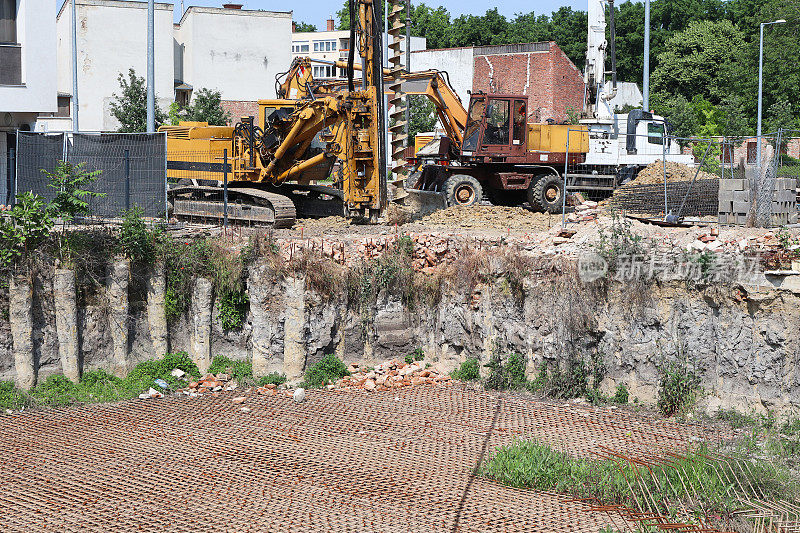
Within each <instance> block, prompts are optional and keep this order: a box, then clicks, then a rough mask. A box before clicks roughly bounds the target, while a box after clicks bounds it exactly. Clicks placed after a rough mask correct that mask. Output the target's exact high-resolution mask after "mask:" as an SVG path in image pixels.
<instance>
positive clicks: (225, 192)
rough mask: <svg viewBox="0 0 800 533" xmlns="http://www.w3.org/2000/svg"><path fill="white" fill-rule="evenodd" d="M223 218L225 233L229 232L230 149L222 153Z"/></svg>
mask: <svg viewBox="0 0 800 533" xmlns="http://www.w3.org/2000/svg"><path fill="white" fill-rule="evenodd" d="M222 216H223V221H224V222H223V224H224V227H225V232H226V233H227V231H228V149H227V148H225V149H224V150H223V151H222Z"/></svg>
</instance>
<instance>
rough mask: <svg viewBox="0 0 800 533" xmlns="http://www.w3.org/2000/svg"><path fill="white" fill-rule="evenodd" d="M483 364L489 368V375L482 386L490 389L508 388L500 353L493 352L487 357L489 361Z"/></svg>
mask: <svg viewBox="0 0 800 533" xmlns="http://www.w3.org/2000/svg"><path fill="white" fill-rule="evenodd" d="M483 366H485V367H486V368H488V369H489V375H488V376H487V377H486V380H485V381H484V382H483V385H484V387H486V388H487V389H492V390H505V389H507V388H508V375H507V373H506V369H505V367H504V366H503V361H502V359H501V358H500V354H498V353H495V354H493V355H492V357H490V358H489V362H488V363H486V364H485V365H483Z"/></svg>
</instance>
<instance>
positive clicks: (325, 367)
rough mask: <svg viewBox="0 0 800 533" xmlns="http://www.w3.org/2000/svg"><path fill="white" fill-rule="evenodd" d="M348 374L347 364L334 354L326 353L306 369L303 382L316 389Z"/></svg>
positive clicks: (306, 385)
mask: <svg viewBox="0 0 800 533" xmlns="http://www.w3.org/2000/svg"><path fill="white" fill-rule="evenodd" d="M349 375H350V372H349V371H348V370H347V366H346V365H345V364H344V363H343V362H342V361H341V360H340V359H339V358H338V357H336V356H335V355H333V354H328V355H326V356H325V357H323V358H322V359H320V361H319V362H318V363H317V364H315V365H314V366H312V367H311V368H309V369H308V370H306V374H305V381H304V383H303V384H304V386H305V387H307V388H309V389H318V388H320V387H324V386H325V385H327V384H328V383H335V382H336V381H337V380H339V379H341V378H343V377H345V376H349Z"/></svg>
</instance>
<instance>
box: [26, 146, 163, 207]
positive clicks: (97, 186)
mask: <svg viewBox="0 0 800 533" xmlns="http://www.w3.org/2000/svg"><path fill="white" fill-rule="evenodd" d="M16 153H17V157H16V183H15V186H14V189H15V194H21V193H24V192H27V191H31V192H33V193H35V194H38V195H40V196H43V197H44V198H46V199H48V200H49V199H52V198H53V197H54V196H55V195H56V193H57V191H56V190H55V189H53V188H52V187H51V186H50V185H49V178H48V177H47V175H46V174H45V172H44V171H48V172H52V171H53V169H54V168H55V167H56V164H57V163H58V162H59V161H66V162H69V163H72V164H74V165H78V164H82V165H84V167H83V168H84V169H85V170H86V171H88V172H93V171H100V174H99V175H98V177H97V179H96V180H95V181H94V182H93V183H92V184H91V185H89V186H88V187H87V189H88V190H91V191H93V192H98V193H103V196H100V197H95V198H90V200H89V204H90V215H89V216H91V217H99V218H115V217H119V216H120V214H121V213H122V212H123V211H124V210H126V209H130V208H132V207H138V208H140V209H142V211H143V215H144V216H146V217H150V218H161V217H165V216H166V215H167V192H166V162H167V158H166V153H167V152H166V138H165V134H163V133H153V134H145V133H75V134H73V133H58V134H43V133H25V132H20V133H19V134H18V136H17V152H16Z"/></svg>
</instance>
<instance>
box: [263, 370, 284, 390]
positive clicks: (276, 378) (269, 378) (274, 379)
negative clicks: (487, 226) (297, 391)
mask: <svg viewBox="0 0 800 533" xmlns="http://www.w3.org/2000/svg"><path fill="white" fill-rule="evenodd" d="M284 383H286V376H284V375H283V374H278V373H277V372H273V373H271V374H267V375H266V376H263V377H262V378H261V379H259V380H258V384H259V385H261V386H262V387H263V386H264V385H283V384H284Z"/></svg>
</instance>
